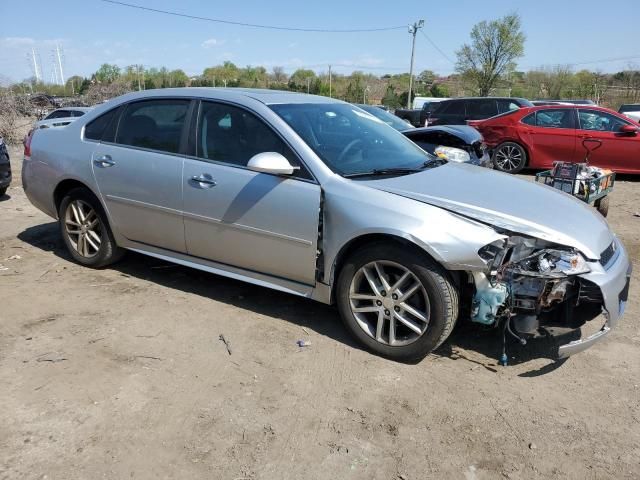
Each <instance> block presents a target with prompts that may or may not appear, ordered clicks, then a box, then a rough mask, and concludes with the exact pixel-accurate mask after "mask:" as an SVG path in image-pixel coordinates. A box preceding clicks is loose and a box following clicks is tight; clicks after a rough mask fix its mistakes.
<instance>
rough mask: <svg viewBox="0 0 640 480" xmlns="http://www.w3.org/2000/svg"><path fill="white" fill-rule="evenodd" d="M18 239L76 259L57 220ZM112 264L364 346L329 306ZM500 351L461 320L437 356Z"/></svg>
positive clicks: (488, 334) (517, 354) (545, 353)
mask: <svg viewBox="0 0 640 480" xmlns="http://www.w3.org/2000/svg"><path fill="white" fill-rule="evenodd" d="M18 238H19V239H20V240H22V241H23V242H26V243H28V244H30V245H32V246H34V247H37V248H40V249H41V250H44V251H47V252H52V253H53V254H55V255H56V256H58V257H59V258H61V259H63V260H65V261H69V262H71V261H72V259H71V256H70V255H69V253H68V252H67V250H66V247H65V245H64V243H63V241H62V239H61V238H60V234H59V230H58V224H57V223H55V222H51V223H47V224H42V225H37V226H34V227H29V228H27V229H26V230H25V231H23V232H21V233H20V234H19V235H18ZM108 268H109V269H112V270H116V271H118V272H120V273H122V274H125V275H128V276H131V277H135V278H140V279H144V280H147V281H151V282H155V283H157V284H159V285H162V286H165V287H167V288H173V289H176V290H181V291H183V292H186V293H190V294H195V295H200V296H202V297H206V298H210V299H212V300H215V301H217V302H224V303H226V304H229V305H233V306H236V307H238V308H242V309H245V310H249V311H252V312H255V313H258V314H260V315H263V316H267V317H271V318H273V319H282V320H285V321H287V322H290V323H293V324H295V325H298V326H301V327H305V328H308V329H311V330H314V331H315V332H317V333H319V334H321V335H325V336H327V337H329V338H332V339H334V340H336V341H338V342H341V343H344V344H346V345H348V346H350V347H352V348H358V349H361V347H360V345H359V344H358V343H356V342H355V340H353V339H352V338H351V336H350V335H349V334H348V333H347V331H346V330H345V329H344V327H343V325H342V322H341V321H340V318H339V315H338V312H337V310H336V309H335V308H334V307H331V306H328V305H324V304H321V303H318V302H315V301H312V300H309V299H305V298H301V297H297V296H294V295H289V294H286V293H282V292H278V291H273V290H270V289H268V288H264V287H259V286H255V285H251V284H248V283H245V282H241V281H237V280H233V279H230V278H225V277H222V276H219V275H215V274H211V273H208V272H203V271H200V270H196V269H193V268H188V267H183V266H181V265H176V264H172V263H167V262H164V261H161V260H158V259H155V258H152V257H148V256H146V255H141V254H137V253H134V252H128V253H127V255H126V256H125V258H124V259H123V260H122V261H120V262H118V263H117V264H115V265H111V266H110V267H108ZM552 350H553V345H550V344H549V341H547V340H545V339H538V340H535V341H533V342H531V343H530V344H529V345H527V346H522V345H520V344H519V343H517V341H515V339H513V338H507V354H508V356H509V364H511V365H516V364H522V363H526V362H529V361H531V360H534V359H538V358H541V357H542V358H550V355H549V352H550V351H552ZM468 351H469V352H477V353H480V354H481V355H483V356H484V357H485V358H489V359H494V360H487V361H480V360H475V359H471V358H470V356H469V355H467V354H466V352H468ZM501 353H502V335H501V332H499V331H497V330H496V329H487V328H482V327H481V326H478V325H474V324H470V323H468V322H459V324H458V326H457V327H456V328H455V330H454V332H453V334H452V335H451V337H450V338H449V340H448V341H447V342H445V344H444V345H442V346H441V347H440V348H438V349H437V350H436V351H435V352H434V355H437V356H442V357H448V358H451V359H453V360H467V361H469V362H472V363H475V364H477V365H479V366H482V367H483V368H485V369H487V370H489V371H492V372H497V370H498V369H499V368H502V367H501V366H500V365H499V364H498V359H499V357H500V355H501ZM474 356H475V355H474ZM418 363H419V362H418ZM563 363H564V362H553V363H550V364H548V365H545V366H544V367H543V368H541V369H535V370H532V371H530V372H525V373H523V374H520V376H523V377H532V376H538V375H543V374H545V373H549V372H551V371H553V370H555V369H556V368H558V367H560V366H561V365H562V364H563Z"/></svg>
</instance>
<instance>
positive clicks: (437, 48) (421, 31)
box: [420, 30, 456, 65]
mask: <svg viewBox="0 0 640 480" xmlns="http://www.w3.org/2000/svg"><path fill="white" fill-rule="evenodd" d="M420 33H421V34H422V36H423V37H424V38H425V39H426V40H427V42H429V43H430V44H431V46H432V47H433V48H435V49H436V50H437V51H438V52H439V53H440V55H442V56H443V57H444V58H445V59H446V60H447V61H448V62H450V63H452V64H454V65H455V63H456V62H454V61H453V60H451V57H449V55H447V54H446V53H444V52H443V51H442V50H441V49H440V47H438V45H436V44H435V42H434V41H433V40H431V39H430V38H429V36H428V35H427V34H426V33H424V30H420Z"/></svg>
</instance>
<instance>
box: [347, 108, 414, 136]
mask: <svg viewBox="0 0 640 480" xmlns="http://www.w3.org/2000/svg"><path fill="white" fill-rule="evenodd" d="M357 106H358V107H360V108H361V109H363V110H364V111H366V112H369V113H370V114H371V115H373V116H374V117H376V118H378V119H380V120H382V121H383V122H384V123H386V124H387V125H389V126H390V127H393V128H395V129H396V130H398V131H399V132H403V131H405V130H411V129H413V128H415V127H414V126H413V125H411V124H410V123H408V122H405V121H404V120H402V119H401V118H398V117H396V116H395V115H393V114H391V113H389V112H386V111H384V110H382V109H381V108H378V107H375V106H372V105H357Z"/></svg>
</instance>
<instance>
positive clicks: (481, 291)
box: [471, 272, 508, 325]
mask: <svg viewBox="0 0 640 480" xmlns="http://www.w3.org/2000/svg"><path fill="white" fill-rule="evenodd" d="M473 280H474V282H475V284H476V294H475V296H474V297H473V308H472V310H471V320H472V321H474V322H478V323H483V324H485V325H491V324H492V323H494V322H495V321H496V315H497V313H498V309H499V308H500V307H501V306H502V305H504V302H505V300H506V299H507V293H508V292H507V285H506V284H504V283H502V282H499V283H496V284H495V285H492V284H491V282H489V279H488V278H487V276H486V275H485V274H484V273H480V272H473Z"/></svg>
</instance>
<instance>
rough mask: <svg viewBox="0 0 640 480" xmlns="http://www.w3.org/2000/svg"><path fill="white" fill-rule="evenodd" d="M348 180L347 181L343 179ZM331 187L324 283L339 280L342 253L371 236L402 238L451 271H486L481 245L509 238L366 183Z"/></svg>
mask: <svg viewBox="0 0 640 480" xmlns="http://www.w3.org/2000/svg"><path fill="white" fill-rule="evenodd" d="M340 183H342V182H340ZM349 183H350V184H351V185H349V187H353V188H344V187H345V185H344V184H343V185H342V186H341V187H342V188H338V187H337V186H336V188H332V186H331V185H329V186H326V187H325V201H324V225H323V227H324V228H323V240H322V249H323V254H324V264H323V267H324V277H323V282H324V283H326V284H331V283H332V281H333V276H334V271H335V266H336V261H337V260H338V259H339V258H340V253H341V252H342V251H343V250H344V249H345V248H346V247H347V246H348V245H349V244H350V243H352V242H353V241H355V240H357V239H358V238H361V237H363V236H365V235H371V234H376V235H387V236H389V237H396V238H402V239H404V240H406V241H408V242H410V243H412V244H414V245H416V246H417V247H419V248H420V249H422V250H424V251H425V252H427V253H428V254H429V255H430V256H431V257H432V258H433V259H434V260H435V261H437V262H438V263H440V264H441V265H442V266H443V267H444V268H445V269H447V270H464V271H476V270H478V271H480V270H484V269H486V264H485V263H484V261H483V260H482V259H481V258H480V257H479V256H478V250H479V249H480V248H482V247H483V246H485V245H487V244H489V243H492V242H494V241H496V240H499V239H503V238H505V236H504V235H501V234H499V233H497V232H496V231H495V230H494V229H493V228H491V227H489V226H487V225H484V224H482V223H479V222H476V221H474V220H471V219H467V218H464V217H461V216H459V215H456V214H455V213H452V212H449V211H446V210H444V209H441V208H438V207H434V206H432V205H428V204H425V203H422V202H418V201H415V200H412V199H409V198H405V197H401V196H398V195H394V194H390V193H387V192H383V191H380V190H377V189H372V188H368V187H366V186H362V185H357V184H356V183H355V182H349Z"/></svg>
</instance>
